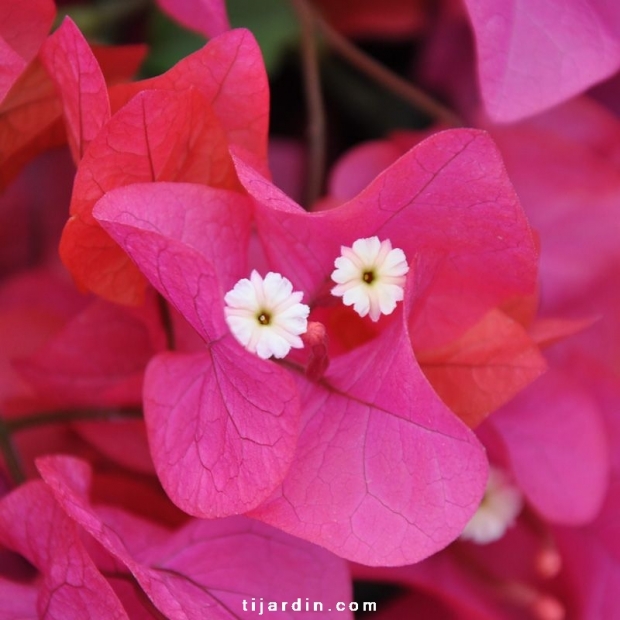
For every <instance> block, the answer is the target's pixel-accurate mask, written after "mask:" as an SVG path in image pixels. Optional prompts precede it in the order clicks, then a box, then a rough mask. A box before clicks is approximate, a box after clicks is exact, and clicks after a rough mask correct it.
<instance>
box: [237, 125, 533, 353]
mask: <svg viewBox="0 0 620 620" xmlns="http://www.w3.org/2000/svg"><path fill="white" fill-rule="evenodd" d="M237 169H238V172H239V175H240V178H241V180H242V182H243V183H244V185H245V187H246V189H247V190H248V192H249V193H250V194H251V195H252V196H253V197H254V198H255V199H256V200H257V205H258V207H257V208H258V209H259V212H258V215H257V227H258V230H259V234H260V235H261V237H262V238H263V239H265V251H266V253H267V256H268V258H269V259H270V261H271V267H272V268H273V269H274V270H277V271H278V272H279V273H282V274H283V275H284V276H286V277H288V278H289V279H293V280H294V281H296V282H299V283H300V284H301V285H303V290H304V291H305V292H306V295H307V297H306V298H305V299H306V301H307V302H308V301H312V300H313V299H314V298H315V297H316V296H317V294H318V293H319V291H320V290H321V287H322V286H323V285H324V282H325V274H329V273H331V271H332V269H333V267H332V265H333V260H334V257H336V256H338V255H339V253H340V246H341V245H347V244H348V245H350V244H351V243H352V242H353V241H355V240H356V239H359V238H367V237H371V236H373V235H377V236H379V237H380V238H382V239H390V241H391V242H392V245H393V246H394V247H399V248H402V249H403V250H404V252H405V254H406V256H407V258H408V260H409V261H410V262H412V261H421V262H422V263H423V267H422V268H419V269H418V272H419V273H418V274H417V275H416V278H417V280H418V285H417V287H416V289H417V291H416V294H417V297H418V303H417V304H416V306H415V307H414V309H413V311H414V318H412V326H411V331H412V333H411V336H412V339H413V342H414V345H415V346H417V347H424V346H438V345H439V344H446V343H448V342H450V341H451V340H453V339H454V337H456V336H459V335H461V334H462V333H463V331H464V329H465V328H466V327H467V326H469V325H471V324H473V323H474V322H476V321H477V320H479V319H480V318H481V317H482V316H483V314H484V313H485V312H486V311H488V310H489V309H490V308H491V307H493V306H495V305H497V304H500V303H502V302H504V301H507V300H509V299H511V298H513V297H517V296H519V295H530V294H532V293H533V292H534V288H535V280H536V261H537V255H536V250H535V247H534V242H533V238H532V233H531V230H530V228H529V225H528V224H527V221H526V220H525V216H524V214H523V212H522V209H521V207H520V205H519V202H518V200H517V196H516V194H515V193H514V189H513V188H512V186H511V185H510V182H509V180H508V178H507V176H506V173H505V170H504V168H503V164H502V162H501V158H500V156H499V153H498V152H497V150H496V148H495V146H494V144H493V142H492V141H491V140H490V138H489V137H488V135H487V134H486V133H485V132H481V131H477V130H455V131H447V132H442V133H439V134H436V135H434V136H432V137H430V138H429V139H428V140H425V141H424V142H422V143H420V144H419V145H418V146H417V147H415V148H414V149H412V150H410V151H409V152H407V153H406V154H405V155H403V156H402V157H401V158H400V159H398V160H397V161H396V162H395V163H394V164H393V165H392V166H390V167H389V168H388V169H387V170H386V171H385V172H384V173H383V174H381V175H380V176H379V177H377V178H376V179H375V180H374V181H373V182H372V183H371V184H370V185H369V186H368V187H367V188H366V189H365V190H364V191H362V192H361V193H360V194H359V195H358V196H357V197H356V198H354V199H352V200H349V202H347V203H345V204H344V205H341V206H340V207H338V208H336V209H331V210H328V211H321V212H317V213H314V214H307V213H306V212H304V211H303V209H301V208H300V207H299V206H298V205H296V204H295V203H294V202H293V201H292V200H290V199H289V198H287V197H286V196H285V195H284V194H282V193H281V192H280V191H279V190H277V189H276V188H275V187H274V186H273V185H271V184H270V183H268V182H267V181H266V180H265V179H262V178H261V177H260V176H259V175H257V174H256V173H255V172H254V171H252V170H251V169H250V168H248V167H247V166H245V165H244V164H243V162H241V161H237ZM491 197H492V198H491ZM267 240H268V241H267ZM308 255H312V256H313V259H312V260H309V259H307V256H308ZM452 299H459V300H460V303H458V304H457V303H452ZM427 300H431V301H430V302H427ZM442 301H443V303H444V304H445V306H444V307H442V305H441V302H442Z"/></svg>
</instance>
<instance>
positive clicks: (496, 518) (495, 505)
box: [461, 467, 523, 545]
mask: <svg viewBox="0 0 620 620" xmlns="http://www.w3.org/2000/svg"><path fill="white" fill-rule="evenodd" d="M522 508H523V496H522V495H521V491H519V489H518V488H517V487H515V486H514V485H512V484H511V483H510V482H509V480H508V478H507V477H506V474H504V472H502V471H501V470H499V469H497V468H496V467H491V470H490V472H489V480H488V482H487V488H486V491H485V493H484V497H483V499H482V502H481V503H480V506H478V510H476V513H475V514H474V516H473V517H472V518H471V520H470V521H469V523H468V524H467V525H466V526H465V529H464V530H463V533H462V534H461V538H463V539H465V540H472V541H473V542H476V543H478V544H479V545H486V544H487V543H490V542H494V541H496V540H499V539H500V538H501V537H502V536H503V535H504V534H505V533H506V530H507V529H508V528H509V527H511V526H512V525H514V522H515V519H516V518H517V516H518V515H519V513H520V512H521V509H522Z"/></svg>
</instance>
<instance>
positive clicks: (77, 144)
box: [42, 18, 110, 163]
mask: <svg viewBox="0 0 620 620" xmlns="http://www.w3.org/2000/svg"><path fill="white" fill-rule="evenodd" d="M42 59H43V63H44V64H45V66H46V68H47V70H48V72H49V74H50V76H51V77H52V79H53V80H54V83H55V84H56V86H57V88H58V92H59V93H60V96H61V98H62V102H63V109H64V114H65V118H66V124H67V134H68V141H69V146H70V147H71V152H72V154H73V160H74V161H75V162H76V163H77V162H79V161H80V159H81V158H82V156H83V154H84V151H85V150H86V147H87V146H88V145H89V143H90V142H91V140H92V139H93V138H94V137H95V136H96V135H97V134H98V133H99V131H100V129H101V128H102V127H103V125H104V124H105V123H106V122H107V121H108V119H109V118H110V102H109V99H108V92H107V86H106V83H105V79H104V77H103V73H102V71H101V68H100V67H99V64H98V62H97V60H96V58H95V56H94V54H93V52H92V51H91V49H90V47H89V45H88V43H87V42H86V40H85V39H84V37H83V36H82V34H81V33H80V31H79V30H78V28H77V26H76V25H75V24H74V23H73V22H72V21H71V20H70V19H69V18H66V19H65V20H64V21H63V23H62V26H61V27H60V28H59V29H58V30H57V31H56V32H55V33H54V34H53V35H52V36H51V37H49V39H48V40H47V41H46V43H45V46H44V48H43V52H42Z"/></svg>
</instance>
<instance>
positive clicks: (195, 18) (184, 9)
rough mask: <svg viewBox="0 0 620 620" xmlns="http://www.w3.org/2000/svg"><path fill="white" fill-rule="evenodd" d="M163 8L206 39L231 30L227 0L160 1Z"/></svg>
mask: <svg viewBox="0 0 620 620" xmlns="http://www.w3.org/2000/svg"><path fill="white" fill-rule="evenodd" d="M158 3H159V5H160V6H161V8H162V9H163V10H164V11H166V13H168V14H169V15H171V16H172V17H174V19H176V20H178V21H179V22H180V23H181V24H183V25H184V26H185V27H186V28H189V29H190V30H195V31H197V32H200V33H201V34H203V35H204V36H205V37H209V38H211V37H215V36H217V35H218V34H222V33H223V32H225V31H226V30H229V29H230V24H229V23H228V15H227V14H226V1H225V0H158Z"/></svg>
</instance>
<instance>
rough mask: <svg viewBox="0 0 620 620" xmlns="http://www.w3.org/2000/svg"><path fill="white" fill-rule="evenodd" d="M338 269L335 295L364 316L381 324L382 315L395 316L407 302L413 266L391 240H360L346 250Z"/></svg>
mask: <svg viewBox="0 0 620 620" xmlns="http://www.w3.org/2000/svg"><path fill="white" fill-rule="evenodd" d="M334 267H335V268H336V269H335V270H334V271H333V273H332V275H331V278H332V280H333V281H334V282H335V283H336V285H337V286H335V287H334V288H332V290H331V293H332V295H334V296H336V297H342V301H343V303H344V304H345V305H346V306H353V309H354V310H355V311H356V312H357V313H358V314H359V315H360V316H366V315H367V314H370V318H371V319H372V320H373V321H378V320H379V319H380V318H381V315H382V314H391V313H392V312H393V311H394V309H395V308H396V304H397V302H399V301H402V300H403V298H404V286H405V281H406V278H405V276H406V274H407V272H408V271H409V265H408V264H407V259H406V257H405V253H404V252H403V251H402V250H401V249H399V248H392V243H391V241H390V240H389V239H385V240H384V241H380V240H379V237H376V236H375V237H369V238H367V239H357V240H356V241H354V242H353V245H352V246H351V247H350V248H349V247H344V246H343V247H342V248H341V255H340V256H339V257H338V258H336V260H335V261H334ZM369 274H370V275H371V276H372V277H371V278H369V277H368V275H369ZM367 280H369V281H367Z"/></svg>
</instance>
